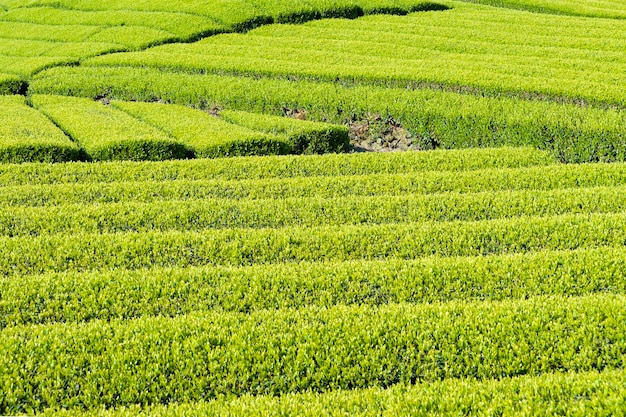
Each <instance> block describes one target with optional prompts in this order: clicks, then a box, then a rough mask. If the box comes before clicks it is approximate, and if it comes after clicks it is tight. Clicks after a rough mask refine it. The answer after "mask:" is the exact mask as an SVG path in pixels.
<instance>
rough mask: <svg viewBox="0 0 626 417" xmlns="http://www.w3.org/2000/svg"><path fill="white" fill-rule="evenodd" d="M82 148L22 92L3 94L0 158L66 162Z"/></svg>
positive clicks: (0, 102)
mask: <svg viewBox="0 0 626 417" xmlns="http://www.w3.org/2000/svg"><path fill="white" fill-rule="evenodd" d="M80 158H81V152H80V148H79V147H78V146H77V145H76V144H75V143H73V142H72V141H71V140H70V139H69V138H68V137H67V136H65V135H64V134H63V132H62V131H60V130H59V129H58V128H57V127H56V126H55V125H54V124H52V123H51V122H50V120H48V119H47V118H46V117H45V116H44V115H42V114H40V113H39V112H37V111H36V110H33V109H32V108H30V107H29V106H27V105H26V101H25V100H24V97H22V96H0V162H4V163H22V162H64V161H75V160H78V159H80Z"/></svg>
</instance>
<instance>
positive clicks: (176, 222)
mask: <svg viewBox="0 0 626 417" xmlns="http://www.w3.org/2000/svg"><path fill="white" fill-rule="evenodd" d="M623 211H626V187H617V188H581V189H575V190H570V189H559V190H550V191H543V192H540V191H537V190H529V191H526V190H524V191H513V192H511V191H501V192H493V191H491V192H485V193H471V194H468V193H463V194H459V193H446V194H431V195H427V196H420V195H411V194H403V195H400V196H389V195H382V196H367V197H361V196H358V197H355V196H350V197H342V196H338V195H337V196H334V197H332V198H319V197H306V198H303V197H295V198H293V197H292V198H285V197H282V198H281V199H280V200H275V199H269V200H243V201H241V200H235V199H228V200H222V199H199V200H191V201H177V200H170V201H161V202H159V203H158V204H155V202H151V203H135V202H129V201H124V202H120V203H105V204H95V205H82V204H78V205H75V204H69V205H68V204H59V205H55V206H48V207H34V208H25V207H16V208H12V207H3V208H2V212H0V236H37V235H46V234H56V233H116V232H149V231H159V230H160V231H168V230H187V231H192V230H196V231H201V230H205V229H224V228H237V227H249V228H267V227H272V228H277V227H291V226H299V227H303V226H321V225H337V226H341V225H349V224H353V225H359V224H386V223H400V222H419V221H453V220H462V221H478V220H490V219H500V218H513V217H519V216H554V215H559V214H564V213H570V214H573V213H619V212H623Z"/></svg>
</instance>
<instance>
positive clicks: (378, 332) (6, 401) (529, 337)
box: [0, 295, 626, 414]
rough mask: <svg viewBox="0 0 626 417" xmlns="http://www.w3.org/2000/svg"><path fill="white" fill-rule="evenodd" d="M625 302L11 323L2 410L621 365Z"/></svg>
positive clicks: (3, 361)
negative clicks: (63, 322) (12, 325)
mask: <svg viewBox="0 0 626 417" xmlns="http://www.w3.org/2000/svg"><path fill="white" fill-rule="evenodd" d="M625 302H626V299H625V298H624V296H611V295H596V296H588V297H580V298H570V299H567V300H564V299H562V298H548V299H543V298H539V299H531V300H524V301H504V302H482V303H472V302H464V301H460V302H453V303H449V304H434V305H418V306H412V305H406V304H399V305H389V306H383V307H376V308H373V307H369V306H337V307H333V308H329V309H325V308H319V307H308V308H302V309H298V310H278V311H259V312H253V313H251V314H249V315H244V314H238V313H223V312H215V313H209V314H191V315H187V316H180V317H177V318H173V319H172V318H141V319H136V320H130V321H110V322H106V321H100V320H96V321H93V322H90V323H87V324H79V325H76V324H75V323H70V324H53V325H44V326H39V325H38V326H25V327H20V326H17V327H11V328H7V329H4V330H2V332H1V333H0V335H1V336H2V337H0V347H1V348H2V352H3V354H2V355H0V369H2V373H0V387H2V392H3V397H2V398H1V399H0V412H2V413H7V412H11V413H14V414H19V413H31V414H33V413H36V412H39V411H42V410H44V409H45V408H47V407H52V408H56V409H61V408H70V409H77V410H81V409H88V410H89V409H91V410H97V409H102V408H104V407H107V408H110V407H120V406H128V405H132V404H143V405H152V404H163V403H182V402H189V401H197V400H203V399H204V400H206V399H213V398H216V397H218V396H230V397H231V398H232V396H238V395H243V394H251V395H264V394H271V395H283V394H286V393H290V392H292V393H295V392H303V391H309V392H311V391H312V392H322V391H329V390H338V389H359V388H367V387H389V386H391V385H393V384H397V383H404V384H413V383H418V382H422V381H424V382H431V381H440V380H444V379H447V378H462V377H463V378H476V379H479V380H480V379H487V378H492V379H500V378H504V377H513V376H519V375H529V376H531V375H532V376H539V375H543V374H546V373H549V372H555V371H575V372H584V371H594V370H612V369H615V370H618V369H621V368H623V367H624V360H625V359H624V358H625V357H626V324H625V323H626V313H625V310H624V303H625ZM546 352H550V354H549V355H546Z"/></svg>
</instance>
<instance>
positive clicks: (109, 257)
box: [0, 101, 626, 415]
mask: <svg viewBox="0 0 626 417" xmlns="http://www.w3.org/2000/svg"><path fill="white" fill-rule="evenodd" d="M87 102H89V104H90V105H91V104H92V103H93V104H94V105H97V106H101V107H105V106H103V105H102V104H100V103H95V102H92V101H87ZM139 106H140V107H145V106H150V107H152V106H155V105H154V104H153V105H145V104H140V105H139ZM105 108H109V107H105ZM184 110H185V111H187V110H189V109H186V108H185V109H184ZM189 111H190V112H194V114H196V113H195V112H197V110H189ZM207 117H213V116H209V115H207ZM133 120H134V119H133ZM625 169H626V168H625V167H624V165H623V164H587V165H560V164H555V161H554V159H553V158H552V157H551V156H550V155H549V154H548V153H546V152H541V151H537V150H532V149H528V148H526V149H514V148H498V149H489V150H465V151H459V150H448V151H443V150H440V151H433V152H412V153H390V154H365V153H364V154H352V155H345V154H344V155H338V154H327V155H310V156H264V157H240V158H226V159H205V160H182V161H180V160H179V161H163V162H158V163H157V162H140V163H136V162H128V161H126V162H108V163H91V164H86V163H68V164H20V165H3V166H0V184H1V186H0V207H1V210H0V213H1V214H0V234H1V235H3V236H1V237H0V255H1V256H0V347H1V348H2V351H3V353H4V354H3V356H2V357H1V358H0V389H1V390H2V392H3V394H4V395H3V397H1V398H0V413H7V414H20V413H32V414H35V413H39V412H42V411H45V410H47V411H48V412H53V411H55V410H59V409H69V410H68V413H69V414H70V415H71V414H80V413H81V412H82V411H84V410H91V411H93V412H94V413H97V412H105V411H104V409H107V410H106V412H107V413H109V412H110V413H115V412H116V411H115V409H116V408H119V407H123V406H137V405H142V406H151V407H153V408H147V409H144V410H143V411H145V412H146V413H155V414H161V413H168V412H170V413H174V414H176V413H178V412H191V411H190V410H197V411H198V412H201V413H211V412H214V413H217V414H223V413H224V412H225V411H224V410H229V411H227V412H232V413H234V414H236V415H238V414H241V413H243V411H241V409H239V408H238V407H240V406H242V407H249V409H250V410H251V411H250V413H252V414H253V415H254V413H257V414H264V413H265V410H267V408H266V407H269V405H265V404H274V406H273V407H274V408H272V409H275V408H276V407H278V408H277V409H278V410H296V411H294V412H295V413H298V411H297V408H296V409H294V408H293V407H294V406H295V405H294V402H293V401H304V403H303V405H302V406H303V407H304V406H307V405H308V407H307V409H310V410H323V407H331V405H330V404H335V401H342V404H353V403H352V401H357V400H356V399H355V398H356V397H354V396H355V395H356V396H358V395H359V393H362V394H363V397H361V396H359V397H358V398H362V401H364V402H371V401H377V398H378V401H379V403H378V404H381V407H383V405H382V404H383V403H381V402H380V401H387V400H383V398H395V400H394V401H395V402H397V403H398V407H400V410H403V409H407V410H408V409H409V408H404V407H410V405H411V404H415V403H413V402H412V401H415V402H418V403H419V402H420V401H431V402H432V400H433V397H432V395H430V394H426V392H425V391H423V390H417V389H418V387H420V386H421V385H420V384H421V382H428V383H432V382H433V381H440V380H441V382H437V384H440V385H438V386H440V387H442V388H441V389H442V390H443V389H446V390H448V391H449V392H448V394H446V395H448V397H446V396H445V395H443V394H442V393H441V392H438V396H437V399H438V400H441V401H442V402H440V403H437V404H444V403H443V401H445V399H446V398H448V399H451V400H450V401H452V404H453V405H450V407H451V408H450V410H457V411H458V410H459V409H464V408H463V407H477V412H478V413H479V412H485V406H484V405H481V404H482V403H475V402H472V401H478V400H476V398H479V397H475V396H474V397H472V398H474V400H470V399H468V398H466V397H465V396H466V395H469V393H470V392H471V390H472V389H478V387H482V388H483V389H487V388H485V385H487V386H490V387H491V386H497V387H499V388H500V390H504V392H507V391H506V390H507V389H513V390H514V389H516V388H507V387H519V388H518V394H511V395H521V394H519V392H528V395H530V396H531V399H530V400H529V401H530V402H527V403H525V405H524V406H522V407H521V408H520V409H521V410H522V411H523V412H527V413H529V412H530V411H529V410H534V407H544V405H545V401H546V397H542V396H533V395H534V394H531V392H529V391H524V390H528V389H530V388H528V386H527V385H525V387H526V388H524V387H520V386H518V385H515V384H516V382H511V383H512V384H513V385H507V383H506V382H502V381H500V382H498V380H499V379H501V378H508V377H517V376H522V375H525V378H527V379H530V381H531V382H529V384H530V383H535V384H542V383H543V384H547V382H546V381H549V380H550V381H552V379H551V378H554V381H557V382H554V384H555V388H554V389H555V392H554V396H553V397H552V398H553V399H554V401H555V405H554V406H555V407H570V404H572V403H573V401H574V396H576V395H578V394H577V393H578V392H579V391H580V390H585V392H587V395H588V396H589V401H588V402H584V403H579V404H580V405H581V408H580V410H588V409H589V408H588V407H591V406H592V405H593V406H597V407H601V408H599V409H600V410H602V411H607V410H608V411H610V410H613V409H615V407H617V406H616V405H615V404H616V403H615V401H616V400H615V398H617V396H618V395H619V393H620V392H621V391H620V389H621V388H620V387H619V386H614V385H613V388H612V390H609V389H605V388H597V390H596V391H594V390H592V389H590V388H588V386H589V384H590V383H591V382H590V381H591V380H594V381H595V384H596V385H594V386H595V387H600V386H601V387H604V385H598V384H602V383H603V382H602V381H606V379H603V378H605V377H606V378H612V377H611V375H615V374H617V375H619V373H620V372H622V370H623V368H624V357H626V345H624V342H623V341H624V340H626V339H625V337H624V332H626V327H624V324H623V323H626V320H625V319H626V316H625V314H626V310H624V305H626V304H625V303H624V299H623V298H624V295H623V294H625V293H626V287H625V286H624V285H625V284H624V283H625V282H626V279H625V278H626V277H625V276H624V271H626V253H625V252H624V242H625V241H626V232H625V231H626V224H624V223H625V222H626V217H625V214H624V213H626V210H624V209H625V207H624V206H625V204H626V201H625V200H624V198H623V197H622V196H623V195H624V194H625V193H624V192H623V188H624V186H626V171H625ZM494 323H496V325H494ZM595 370H597V371H601V372H600V373H585V372H588V371H595ZM563 371H571V372H573V373H572V374H571V378H574V379H572V380H570V379H567V378H568V377H567V376H566V375H558V374H554V373H555V372H563ZM588 375H592V376H588ZM457 378H463V379H461V380H459V379H457ZM587 378H589V379H587ZM15 381H19V384H15ZM452 381H462V383H463V384H467V385H464V386H466V387H467V388H464V389H466V391H463V390H462V389H457V390H451V387H452V386H451V385H445V384H452V383H453V382H452ZM504 381H508V380H504ZM511 381H518V379H512V380H511ZM520 381H525V379H520ZM611 381H612V380H611ZM460 383H461V382H460ZM397 384H400V385H397ZM502 384H504V387H503V386H502ZM607 384H608V382H607ZM392 385H397V386H395V387H393V388H389V390H386V389H385V388H388V387H391V386H392ZM445 387H448V388H445ZM557 387H558V388H557ZM401 389H406V390H408V391H409V392H410V394H406V395H407V398H405V399H404V400H399V398H398V397H397V396H396V397H393V396H394V395H396V394H393V393H394V392H397V391H393V390H401ZM414 389H415V390H417V391H411V390H414ZM488 389H492V390H496V388H488ZM520 390H521V391H520ZM303 392H308V393H304V394H303ZM323 392H326V394H324V393H323ZM488 392H491V391H488ZM498 392H500V391H498ZM533 392H534V391H533ZM289 393H292V395H288V394H289ZM377 393H378V394H377ZM241 395H244V397H242V398H239V399H235V398H234V397H238V396H241ZM258 395H270V396H267V397H258ZM385 395H392V397H384V396H385ZM429 395H430V396H429ZM455 395H457V396H458V395H461V398H460V399H458V400H454V398H458V397H455ZM485 395H487V397H484V398H491V397H490V396H489V395H493V394H485ZM274 396H276V397H277V398H275V397H274ZM381 396H383V397H381ZM278 397H279V398H281V399H278ZM220 398H222V399H220ZM290 398H296V400H290ZM480 398H482V397H480ZM500 398H501V397H497V398H496V399H495V400H494V401H497V402H496V404H495V405H494V406H495V407H498V409H503V410H506V407H507V405H506V404H509V403H507V402H504V401H503V400H501V399H500ZM214 399H218V400H214ZM429 399H430V400H429ZM202 401H208V402H206V403H203V402H202ZM246 401H247V402H248V403H246ZM259 401H260V402H259ZM264 401H269V403H266V402H264ZM273 401H278V402H279V404H276V403H275V402H273ZM320 401H321V402H322V404H326V405H320ZM326 401H330V402H329V403H327V402H326ZM359 401H360V400H359ZM389 401H392V399H389ZM454 401H458V403H455V402H454ZM485 401H487V400H485ZM180 402H183V403H188V404H184V405H180V406H176V405H174V403H180ZM242 404H248V405H242ZM384 404H387V403H384ZM447 404H450V403H449V402H448V403H447ZM49 407H50V408H49ZM154 407H156V408H154ZM298 407H299V406H298ZM316 407H317V408H316ZM320 407H322V408H320ZM337 407H338V408H337ZM337 407H334V408H333V409H335V410H341V409H342V408H341V406H337ZM351 407H357V405H356V404H353V405H351ZM384 407H385V408H388V407H389V405H388V404H387V405H384ZM432 407H439V408H436V409H445V408H442V407H443V405H439V406H437V405H433V406H432ZM612 407H613V408H612ZM48 408H49V409H48ZM542 409H543V408H542ZM548 409H550V408H548ZM369 410H371V412H374V411H375V410H376V408H371V407H370V408H369ZM141 411H142V409H140V408H131V409H128V410H124V409H122V410H120V411H119V412H120V413H122V414H124V413H139V412H141ZM608 411H607V412H608ZM311 412H313V411H311ZM581 412H582V411H581ZM250 413H248V414H250Z"/></svg>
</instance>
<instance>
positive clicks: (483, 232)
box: [0, 213, 626, 276]
mask: <svg viewBox="0 0 626 417" xmlns="http://www.w3.org/2000/svg"><path fill="white" fill-rule="evenodd" d="M69 237H70V235H67V234H55V235H42V236H37V237H25V236H18V237H0V244H1V246H0V248H1V249H0V253H1V255H2V257H1V258H0V275H4V276H14V275H20V274H36V273H46V272H53V271H83V270H94V269H108V268H129V269H135V268H146V267H151V266H161V267H188V266H201V265H249V264H256V263H279V262H302V261H315V260H337V261H344V260H352V259H370V260H374V259H384V258H394V257H395V258H401V259H417V258H419V257H423V256H431V255H432V256H478V255H491V254H505V253H512V252H523V253H525V252H534V251H541V250H573V249H579V248H598V247H605V246H607V247H619V246H623V242H624V241H626V215H625V214H624V213H609V214H589V213H585V214H564V215H558V216H548V217H519V218H508V219H495V220H482V221H447V222H432V221H427V222H418V223H410V222H406V223H397V224H377V225H346V226H318V227H289V228H280V229H254V228H236V229H209V230H202V231H200V232H197V231H191V232H185V231H167V232H162V231H159V230H151V231H149V232H139V233H137V232H128V233H112V234H94V233H72V234H71V239H70V238H69Z"/></svg>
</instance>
